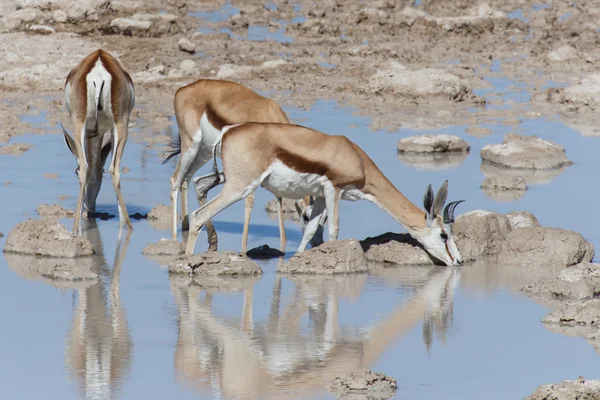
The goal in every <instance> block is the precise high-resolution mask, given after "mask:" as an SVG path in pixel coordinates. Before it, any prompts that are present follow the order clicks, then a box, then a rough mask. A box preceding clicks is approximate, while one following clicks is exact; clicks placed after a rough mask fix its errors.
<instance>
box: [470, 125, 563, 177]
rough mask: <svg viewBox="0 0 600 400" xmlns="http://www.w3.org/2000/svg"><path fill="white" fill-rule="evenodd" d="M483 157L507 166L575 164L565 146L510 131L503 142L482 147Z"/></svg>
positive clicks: (528, 167)
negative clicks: (566, 152)
mask: <svg viewBox="0 0 600 400" xmlns="http://www.w3.org/2000/svg"><path fill="white" fill-rule="evenodd" d="M481 158H482V159H483V160H484V161H486V162H489V163H493V164H496V165H500V166H503V167H507V168H518V169H553V168H559V167H562V166H568V165H571V164H573V163H572V162H571V161H570V160H569V159H568V158H567V156H566V154H565V149H564V147H562V146H560V145H557V144H555V143H552V142H549V141H547V140H543V139H540V138H539V137H537V136H522V135H518V134H516V133H508V134H507V135H506V136H505V137H504V141H503V143H502V144H490V145H487V146H485V147H483V149H481Z"/></svg>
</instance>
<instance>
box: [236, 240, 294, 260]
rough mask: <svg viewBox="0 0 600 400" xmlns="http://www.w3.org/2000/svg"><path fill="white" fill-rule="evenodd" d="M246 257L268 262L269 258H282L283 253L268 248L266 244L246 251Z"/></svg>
mask: <svg viewBox="0 0 600 400" xmlns="http://www.w3.org/2000/svg"><path fill="white" fill-rule="evenodd" d="M246 255H247V256H248V257H250V258H253V259H257V260H268V259H270V258H277V257H282V256H284V255H285V253H284V252H282V251H281V250H278V249H274V248H272V247H270V246H269V245H268V244H263V245H262V246H258V247H255V248H253V249H250V250H248V251H247V252H246Z"/></svg>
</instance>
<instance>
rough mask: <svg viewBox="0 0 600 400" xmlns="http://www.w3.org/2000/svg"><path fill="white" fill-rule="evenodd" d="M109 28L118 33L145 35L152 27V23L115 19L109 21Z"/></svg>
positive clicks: (130, 19)
mask: <svg viewBox="0 0 600 400" xmlns="http://www.w3.org/2000/svg"><path fill="white" fill-rule="evenodd" d="M110 26H111V28H113V29H115V30H116V31H117V32H119V33H128V34H134V33H145V32H147V31H148V30H149V29H150V27H151V26H152V22H151V21H140V20H137V19H132V18H115V19H113V20H112V21H111V23H110Z"/></svg>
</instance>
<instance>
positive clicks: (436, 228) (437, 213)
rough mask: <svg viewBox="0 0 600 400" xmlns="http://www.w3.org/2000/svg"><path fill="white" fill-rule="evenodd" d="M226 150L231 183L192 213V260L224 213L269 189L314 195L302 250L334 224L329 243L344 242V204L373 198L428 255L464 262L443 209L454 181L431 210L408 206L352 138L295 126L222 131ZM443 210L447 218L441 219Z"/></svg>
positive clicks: (448, 212)
mask: <svg viewBox="0 0 600 400" xmlns="http://www.w3.org/2000/svg"><path fill="white" fill-rule="evenodd" d="M219 147H220V153H221V159H222V162H223V175H224V176H225V185H224V187H223V190H222V191H221V193H219V194H218V195H217V196H216V197H215V198H213V199H212V200H211V201H209V202H208V203H207V204H206V205H204V206H203V207H201V208H199V209H198V210H196V211H194V212H193V213H192V215H191V217H192V218H191V223H190V232H189V236H188V241H187V245H186V254H192V253H193V251H194V246H195V244H196V240H197V237H198V233H199V231H200V229H201V228H202V227H203V226H204V224H205V223H206V221H208V220H210V219H211V218H212V217H214V216H215V215H216V214H218V213H219V212H221V211H223V210H224V209H225V208H227V207H229V206H230V205H232V204H234V203H235V202H237V201H239V200H241V199H243V198H245V197H247V196H248V195H250V194H251V193H252V192H253V191H254V190H256V188H257V187H258V186H259V185H262V186H263V187H265V188H266V189H267V190H269V191H270V192H271V193H273V194H274V195H275V196H277V197H287V198H290V199H301V198H303V197H304V196H314V197H315V201H314V205H313V208H312V212H311V216H310V220H309V221H308V223H307V224H306V229H305V231H304V235H303V238H302V242H301V243H300V246H299V248H298V252H302V251H304V249H305V248H306V245H307V244H308V242H309V240H310V239H311V238H312V236H313V235H314V233H315V232H316V230H317V227H318V225H322V224H323V223H324V221H325V217H327V219H328V228H329V240H336V239H337V237H338V225H339V202H340V199H344V200H350V201H357V200H369V201H371V202H373V203H375V204H376V205H377V206H379V207H380V208H381V209H383V210H384V211H386V212H387V213H388V214H390V215H391V216H392V217H393V218H394V219H395V220H396V221H398V222H399V223H400V224H402V225H404V226H405V227H406V228H407V229H408V231H409V233H410V234H411V235H412V236H413V237H414V238H415V239H416V240H417V241H419V242H420V243H421V244H422V245H423V247H424V248H425V250H426V251H427V252H428V253H429V254H430V255H431V256H433V257H435V258H437V259H438V260H440V261H442V262H444V263H445V264H446V265H458V264H461V262H462V258H461V255H460V252H459V251H458V248H457V247H456V244H455V243H454V237H453V234H452V226H453V223H454V209H455V207H456V206H457V205H458V204H459V203H460V202H462V201H463V200H460V201H454V202H451V203H448V205H446V207H445V208H443V207H444V203H445V202H446V197H447V195H448V181H445V182H444V184H443V185H442V186H441V187H440V189H439V191H438V192H437V195H436V196H435V197H434V196H433V190H432V189H431V185H429V186H428V188H427V192H426V193H425V198H424V206H425V211H422V210H421V209H419V208H418V207H417V206H416V205H415V204H413V203H412V202H411V201H410V200H408V199H407V198H406V197H405V196H404V195H403V194H402V193H401V192H400V191H399V190H398V189H396V187H394V185H393V184H392V183H391V182H390V181H389V180H388V179H387V178H386V177H385V175H384V174H383V173H382V172H381V170H379V168H377V166H376V165H375V163H374V162H373V161H372V160H371V158H369V156H368V155H367V154H366V153H365V152H364V151H363V150H362V149H361V148H360V147H358V146H357V145H356V144H355V143H353V142H352V141H350V140H349V139H348V138H346V137H345V136H331V135H326V134H324V133H321V132H319V131H316V130H313V129H310V128H306V127H303V126H298V125H291V124H277V123H255V122H250V123H243V124H239V125H235V126H232V127H226V128H224V129H223V134H222V137H221V139H220V140H218V141H217V142H216V144H215V147H214V149H213V150H214V153H215V155H214V157H215V172H214V173H213V175H215V174H218V170H216V154H217V151H218V148H219ZM442 209H443V218H442Z"/></svg>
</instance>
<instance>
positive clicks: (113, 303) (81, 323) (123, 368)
mask: <svg viewBox="0 0 600 400" xmlns="http://www.w3.org/2000/svg"><path fill="white" fill-rule="evenodd" d="M85 225H86V226H85V229H84V231H83V232H84V233H83V234H84V236H85V237H87V238H88V239H89V240H90V241H91V242H92V244H93V245H94V247H95V248H96V255H95V256H94V257H93V261H92V263H93V265H92V270H93V271H94V272H95V273H97V274H98V275H99V276H100V278H99V279H98V283H96V284H94V285H92V286H89V287H87V288H84V289H78V290H77V292H78V302H77V306H76V308H75V310H74V313H73V324H72V327H71V331H70V334H69V335H68V337H67V345H66V349H65V361H66V366H67V369H68V371H69V372H70V373H71V375H72V376H74V377H75V378H76V383H77V384H78V386H79V387H80V389H82V390H83V392H84V395H85V398H86V399H109V398H113V396H114V393H115V391H116V390H117V389H118V386H119V384H120V383H121V382H122V381H123V379H124V378H125V375H126V374H127V373H128V372H129V369H130V366H131V355H132V349H133V341H132V338H131V334H130V332H129V328H128V324H127V317H126V315H125V311H124V309H123V307H122V306H121V297H120V284H119V279H120V274H121V266H122V263H123V260H124V258H125V254H126V252H127V246H128V245H129V239H130V236H131V231H127V236H126V238H125V242H124V244H123V248H122V249H121V233H122V229H121V231H120V232H119V238H118V239H117V246H116V252H115V258H114V261H113V267H112V273H111V272H110V269H109V266H108V263H107V261H106V258H105V255H104V249H103V244H102V240H101V237H100V232H99V230H98V228H97V226H96V222H95V220H87V221H86V222H85ZM107 274H109V275H110V276H111V284H110V289H108V290H107V288H106V285H105V282H104V278H105V277H104V276H103V275H107Z"/></svg>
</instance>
